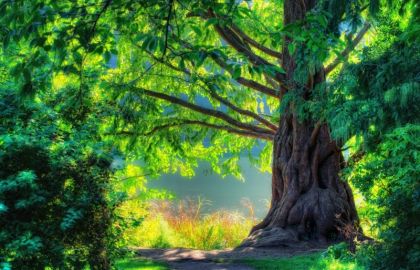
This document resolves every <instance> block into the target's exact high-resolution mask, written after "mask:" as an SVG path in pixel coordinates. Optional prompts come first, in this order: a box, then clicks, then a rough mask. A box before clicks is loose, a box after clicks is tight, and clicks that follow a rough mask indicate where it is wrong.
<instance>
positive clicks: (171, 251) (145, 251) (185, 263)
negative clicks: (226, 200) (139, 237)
mask: <svg viewBox="0 0 420 270" xmlns="http://www.w3.org/2000/svg"><path fill="white" fill-rule="evenodd" d="M322 250H325V248H314V249H306V250H296V249H291V248H242V249H224V250H197V249H187V248H168V249H154V248H136V249H135V252H136V254H137V255H138V256H140V257H142V258H146V259H149V260H153V261H159V262H163V263H165V264H166V265H168V267H169V268H170V269H183V270H197V269H199V270H252V269H254V268H252V267H250V266H247V265H245V264H243V263H241V262H242V261H247V260H259V259H277V258H287V257H292V256H296V255H308V254H312V253H315V252H319V251H322Z"/></svg>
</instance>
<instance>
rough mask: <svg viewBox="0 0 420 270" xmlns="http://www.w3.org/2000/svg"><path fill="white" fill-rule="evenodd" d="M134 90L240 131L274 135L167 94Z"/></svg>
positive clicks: (139, 88)
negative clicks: (220, 121) (227, 124)
mask: <svg viewBox="0 0 420 270" xmlns="http://www.w3.org/2000/svg"><path fill="white" fill-rule="evenodd" d="M135 89H137V90H139V91H141V92H142V93H144V94H146V95H148V96H151V97H155V98H158V99H163V100H166V101H168V102H170V103H173V104H177V105H180V106H182V107H185V108H188V109H190V110H193V111H196V112H199V113H201V114H205V115H209V116H212V117H215V118H219V119H221V120H223V121H225V122H227V123H229V124H231V125H234V126H236V127H238V128H240V129H245V130H249V131H252V132H257V133H264V134H274V133H275V132H274V131H273V130H270V129H266V128H260V127H257V126H254V125H251V124H247V123H243V122H240V121H238V120H236V119H234V118H232V117H231V116H229V115H227V114H225V113H223V112H221V111H217V110H213V109H208V108H204V107H201V106H198V105H196V104H193V103H190V102H188V101H185V100H182V99H180V98H177V97H174V96H170V95H167V94H164V93H159V92H155V91H151V90H148V89H145V88H141V87H137V88H135Z"/></svg>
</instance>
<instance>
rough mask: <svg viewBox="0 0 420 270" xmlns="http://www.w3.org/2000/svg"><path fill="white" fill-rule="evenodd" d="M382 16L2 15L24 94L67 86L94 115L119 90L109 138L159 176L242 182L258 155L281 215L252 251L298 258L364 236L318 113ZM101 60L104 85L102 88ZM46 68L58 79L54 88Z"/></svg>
mask: <svg viewBox="0 0 420 270" xmlns="http://www.w3.org/2000/svg"><path fill="white" fill-rule="evenodd" d="M380 2H381V1H362V0H359V1H356V0H354V1H344V0H324V1H322V0H319V1H316V0H302V1H295V0H277V1H276V0H273V1H233V0H232V1H212V0H207V1H206V0H202V1H189V0H149V1H122V0H104V1H88V0H86V1H23V0H21V1H7V0H3V1H2V2H1V4H0V11H1V12H2V14H6V16H4V17H3V18H2V19H1V21H2V23H3V24H4V25H5V28H4V29H3V32H2V33H3V34H2V35H3V38H2V40H3V45H4V46H5V47H6V48H7V46H8V44H10V43H14V44H15V43H17V44H18V45H16V44H15V45H14V46H21V47H23V48H26V50H25V54H23V55H22V52H21V51H20V53H16V59H17V65H16V67H15V69H14V74H15V76H17V77H19V76H21V79H22V81H23V83H22V89H23V90H24V91H25V92H31V91H34V90H42V88H43V87H48V81H49V80H50V79H51V78H53V79H54V78H56V77H57V76H59V75H63V74H65V75H67V76H68V77H69V78H72V79H73V80H74V82H75V84H76V85H77V87H75V90H74V93H72V94H71V96H72V98H74V102H75V104H78V106H80V108H81V111H82V112H83V110H89V108H88V107H86V106H84V105H83V102H84V100H85V99H86V97H89V98H92V99H98V97H95V96H89V87H87V85H90V88H92V87H102V88H105V89H107V90H108V93H109V94H108V95H107V96H106V98H104V102H105V101H106V102H108V103H109V105H111V107H112V108H113V110H111V111H112V112H113V113H109V114H107V116H108V117H109V119H111V120H112V121H108V124H105V127H104V130H105V134H106V135H108V136H112V138H114V139H115V140H118V142H122V143H121V144H120V145H121V146H122V147H126V146H131V149H135V150H136V152H135V153H136V154H137V155H136V158H137V157H140V158H142V160H143V161H144V163H143V165H144V167H145V168H147V169H148V170H151V171H152V172H158V171H169V170H172V171H174V170H177V169H179V168H181V170H182V172H183V173H185V174H190V173H191V168H193V167H194V166H197V159H204V160H207V161H210V162H211V163H212V165H213V168H214V170H216V171H217V172H220V173H227V172H236V173H238V171H236V170H235V168H236V165H235V164H236V161H237V160H238V156H239V155H240V154H241V153H244V151H249V152H251V151H252V152H253V153H255V151H258V152H259V161H260V164H261V165H263V167H267V166H271V169H272V200H271V207H270V210H269V212H268V214H267V216H266V217H265V218H264V220H263V221H262V222H261V223H260V224H258V225H256V226H255V227H254V228H253V229H252V231H251V234H250V236H249V238H248V239H247V240H246V241H245V242H244V245H253V246H272V245H285V246H295V245H300V244H302V243H303V242H305V241H313V242H315V243H319V242H322V243H325V242H327V241H335V240H339V239H343V238H346V237H348V236H349V235H354V233H356V234H357V233H361V230H360V228H359V226H358V225H359V222H358V216H357V212H356V209H355V204H354V199H353V195H352V191H351V189H350V187H349V185H348V183H346V182H345V181H343V179H341V178H340V170H342V169H343V167H344V166H345V161H344V158H343V154H342V147H343V145H344V144H345V140H342V139H341V140H338V139H337V138H333V137H332V136H331V131H330V128H329V126H328V121H327V120H328V119H326V118H325V115H324V114H323V113H322V108H319V106H318V107H317V105H319V104H320V103H319V102H318V101H319V100H322V99H323V98H324V97H325V96H326V95H328V94H329V91H333V90H332V89H331V88H330V87H329V83H328V80H327V78H331V80H333V77H331V76H330V77H329V75H330V74H332V73H334V72H335V70H337V69H338V68H339V67H341V66H342V65H341V63H342V62H345V61H346V59H347V58H348V57H349V55H351V53H352V51H353V50H354V49H355V48H356V46H357V45H358V44H359V43H360V41H362V40H363V36H364V35H365V34H366V33H367V32H368V31H369V27H370V23H368V22H367V19H368V18H369V14H374V13H375V12H377V11H378V9H379V7H380ZM401 2H402V3H398V4H395V3H394V5H396V6H398V7H401V5H402V4H405V5H407V2H409V1H401ZM408 5H410V4H409V3H408ZM391 6H392V5H391ZM98 55H103V56H104V58H105V61H104V62H103V63H105V64H106V65H107V66H108V69H100V70H101V72H103V75H102V77H98V76H97V75H95V76H96V77H94V76H92V73H94V74H97V72H93V71H92V70H93V69H95V68H96V69H97V65H98V64H99V63H100V59H98ZM41 56H48V57H47V58H48V59H49V60H45V59H44V60H40V59H41ZM41 62H42V63H43V66H44V70H45V65H48V66H50V67H51V71H52V72H51V73H47V74H44V73H43V74H40V72H39V71H37V68H36V67H37V66H39V65H40V63H41ZM333 71H334V72H333ZM48 75H51V76H48ZM92 80H95V81H96V82H97V84H96V85H95V84H92ZM87 82H89V83H87ZM92 85H94V86H92ZM78 102H79V103H78ZM107 138H109V137H107ZM261 146H264V147H263V150H261V148H262V147H261ZM268 152H271V153H270V154H268ZM270 156H271V157H270ZM302 240H304V241H302Z"/></svg>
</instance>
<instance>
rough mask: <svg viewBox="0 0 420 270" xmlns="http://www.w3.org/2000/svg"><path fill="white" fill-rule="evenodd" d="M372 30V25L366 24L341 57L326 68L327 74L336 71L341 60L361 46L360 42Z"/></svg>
mask: <svg viewBox="0 0 420 270" xmlns="http://www.w3.org/2000/svg"><path fill="white" fill-rule="evenodd" d="M369 28H370V23H368V22H366V23H365V24H364V25H363V28H362V29H361V30H360V31H359V33H358V34H357V35H356V37H355V38H354V39H353V40H352V41H351V42H350V43H349V44H348V45H347V47H346V48H345V49H344V50H343V51H342V52H341V54H340V57H337V58H336V59H335V60H334V61H333V62H332V63H331V64H329V65H328V66H327V67H326V68H325V74H326V75H327V74H328V73H330V72H331V71H332V70H333V69H335V68H336V67H337V66H338V65H339V64H340V63H341V59H342V58H345V59H347V57H348V56H349V54H350V52H352V51H353V49H354V48H355V47H356V46H357V44H359V42H360V41H361V40H362V38H363V36H364V35H365V34H366V32H367V31H368V30H369Z"/></svg>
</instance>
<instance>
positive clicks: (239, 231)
mask: <svg viewBox="0 0 420 270" xmlns="http://www.w3.org/2000/svg"><path fill="white" fill-rule="evenodd" d="M205 205H206V202H205V201H203V200H201V199H198V200H192V199H186V200H180V201H170V200H160V201H155V202H153V203H151V204H150V205H149V209H148V215H147V216H146V217H145V218H144V220H143V221H142V223H141V225H140V226H138V227H137V228H132V229H129V230H128V231H127V235H128V236H129V237H127V239H129V241H128V244H129V245H131V246H142V247H151V248H171V247H185V248H196V249H204V250H211V249H224V248H233V247H235V246H237V245H239V244H240V243H241V241H242V240H243V239H244V238H246V237H247V235H248V233H249V231H250V229H251V228H252V226H253V225H254V223H255V220H256V219H255V217H253V216H251V214H250V215H248V216H244V215H243V214H241V213H239V212H233V211H226V210H219V211H216V212H212V213H210V214H204V213H203V207H204V206H205ZM248 207H249V210H250V211H249V212H250V213H253V209H252V205H250V204H248Z"/></svg>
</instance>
